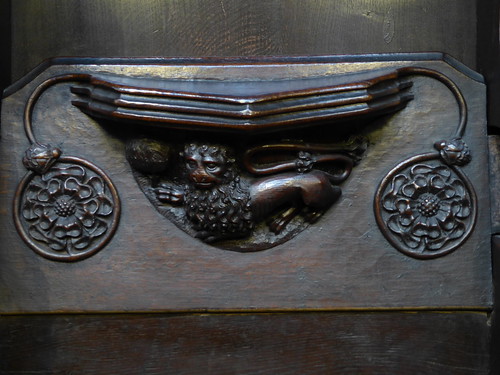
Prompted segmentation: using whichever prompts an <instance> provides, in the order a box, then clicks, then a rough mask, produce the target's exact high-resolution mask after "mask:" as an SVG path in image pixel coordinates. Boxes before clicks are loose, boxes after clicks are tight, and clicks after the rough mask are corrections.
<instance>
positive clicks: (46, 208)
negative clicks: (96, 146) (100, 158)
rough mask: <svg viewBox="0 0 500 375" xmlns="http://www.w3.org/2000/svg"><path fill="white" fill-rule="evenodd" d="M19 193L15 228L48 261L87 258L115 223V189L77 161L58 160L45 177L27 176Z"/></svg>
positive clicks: (100, 174)
mask: <svg viewBox="0 0 500 375" xmlns="http://www.w3.org/2000/svg"><path fill="white" fill-rule="evenodd" d="M18 191H19V192H20V193H19V194H17V197H18V198H19V199H17V200H16V202H15V217H16V225H17V228H18V230H19V232H20V233H21V235H22V237H23V239H25V241H26V242H28V244H29V245H30V246H31V247H32V248H33V249H34V250H35V251H36V252H37V253H39V254H40V255H42V256H44V257H47V258H49V259H54V260H63V261H73V260H79V259H84V258H87V257H89V256H90V255H92V254H94V253H95V252H97V251H98V250H100V249H101V248H102V247H103V246H104V245H105V244H106V243H107V242H108V241H109V239H110V238H111V236H112V235H113V234H114V231H115V229H116V226H117V224H118V218H119V211H120V207H119V200H118V194H117V192H116V189H115V188H114V186H113V184H112V183H111V180H110V179H109V178H108V177H107V176H106V175H105V174H104V172H103V171H101V170H100V169H99V168H97V167H96V166H94V165H93V164H91V163H89V162H87V161H84V160H82V159H78V158H71V157H66V158H61V159H59V162H58V163H57V164H56V165H54V166H52V167H51V168H50V169H49V170H48V171H47V172H46V173H44V174H36V173H32V172H31V173H29V174H28V175H27V176H26V177H25V179H24V180H23V181H22V182H21V184H20V186H19V190H18Z"/></svg>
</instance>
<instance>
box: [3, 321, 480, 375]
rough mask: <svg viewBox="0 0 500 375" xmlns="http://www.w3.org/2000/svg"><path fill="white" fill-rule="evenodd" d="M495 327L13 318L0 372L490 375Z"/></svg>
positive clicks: (426, 323) (425, 323)
mask: <svg viewBox="0 0 500 375" xmlns="http://www.w3.org/2000/svg"><path fill="white" fill-rule="evenodd" d="M488 330H489V326H488V317H487V315H486V314H483V313H473V312H464V313H459V314H450V313H353V314H324V313H310V314H309V313H308V314H257V315H245V314H233V315H226V314H210V315H171V316H168V315H134V316H130V315H122V316H120V315H118V316H102V315H101V316H100V315H88V316H82V315H76V316H64V315H62V316H25V317H19V316H10V317H9V316H5V317H3V318H2V320H0V334H1V336H2V341H1V342H0V352H1V353H2V361H1V363H0V372H2V374H19V373H23V374H26V373H30V374H31V373H36V374H67V373H75V374H87V373H89V374H94V373H95V374H100V373H102V371H103V370H104V369H105V373H107V374H111V373H113V374H122V375H128V374H130V375H132V374H134V375H135V374H144V375H150V374H189V375H195V374H207V373H208V374H219V375H224V374H228V375H229V374H240V375H244V374H261V375H264V374H283V375H286V374H288V375H291V374H344V375H349V374H352V375H359V374H401V375H406V374H408V375H410V374H426V375H432V374H436V375H437V374H439V375H442V374H453V375H465V374H471V375H472V374H473V375H478V374H484V375H486V374H488V366H489V355H488V345H489V333H488ZM28 358H29V360H27V359H28Z"/></svg>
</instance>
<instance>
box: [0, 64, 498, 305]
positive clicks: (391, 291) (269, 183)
mask: <svg viewBox="0 0 500 375" xmlns="http://www.w3.org/2000/svg"><path fill="white" fill-rule="evenodd" d="M483 97H484V85H483V84H482V83H481V78H480V77H479V76H478V75H477V74H475V73H474V72H471V71H470V70H467V69H466V68H465V67H463V66H461V65H460V64H458V63H457V62H456V61H453V60H452V59H449V58H447V57H445V56H443V55H439V54H429V55H426V54H425V55H423V54H417V55H387V56H384V55H377V56H350V57H349V56H340V57H309V58H305V57H297V58H255V59H221V60H220V61H219V60H213V59H207V60H205V59H154V60H148V59H146V60H135V59H132V60H116V59H110V60H102V59H97V60H96V59H62V60H54V61H51V62H49V63H48V64H46V65H42V66H41V67H40V68H39V69H38V70H36V71H35V72H34V73H33V74H32V75H31V76H28V77H26V78H25V79H24V80H23V81H21V82H20V83H18V84H17V85H16V86H14V87H13V88H11V89H9V90H8V91H7V93H6V98H5V100H4V108H3V111H2V113H3V118H2V129H3V133H2V142H3V144H4V145H5V147H3V148H2V150H0V152H2V158H3V160H5V162H4V164H3V165H2V166H0V172H2V171H3V172H2V173H4V178H3V179H2V180H3V181H4V183H5V189H3V191H4V193H2V192H0V194H3V195H0V197H2V196H3V197H4V199H3V200H0V204H1V202H7V204H8V207H7V208H5V210H8V211H9V210H12V213H13V215H12V216H11V218H9V220H8V221H7V222H6V223H4V225H3V226H0V235H1V236H2V238H5V239H6V241H8V243H10V244H11V248H10V249H9V250H8V251H5V252H2V253H0V255H2V256H3V257H4V261H3V262H2V266H1V268H2V274H4V275H6V277H7V278H9V279H12V278H14V279H19V280H21V279H22V280H23V281H22V285H26V287H27V288H28V287H30V285H33V284H39V283H40V282H47V283H50V285H51V286H50V289H51V290H55V292H54V293H56V295H57V296H59V297H58V298H54V297H51V296H47V295H45V296H44V295H39V296H32V298H30V299H27V300H26V301H24V302H23V304H21V305H17V302H16V299H15V298H14V297H12V298H10V297H9V298H10V299H9V298H7V299H6V301H5V302H4V306H5V311H11V312H12V311H39V310H40V306H42V305H44V303H45V302H44V301H47V300H50V301H52V302H51V307H50V309H55V310H57V311H103V306H102V305H101V301H106V307H105V310H106V311H108V310H109V311H111V310H113V311H118V310H120V311H121V310H122V309H124V308H125V309H127V310H128V311H156V310H158V309H160V310H162V311H163V310H165V309H167V310H169V311H170V310H172V311H177V310H179V309H181V310H183V311H184V310H186V309H187V310H191V309H195V310H196V309H203V310H204V311H205V310H211V309H215V310H218V309H247V308H259V309H263V310H266V309H276V308H279V309H286V308H293V309H302V308H303V309H310V308H312V309H316V308H321V309H323V308H326V309H336V308H364V307H367V306H369V307H374V306H375V307H388V306H389V307H391V308H392V307H395V308H399V307H401V306H422V305H425V306H434V307H436V308H440V307H443V306H444V307H449V306H455V305H456V304H457V303H460V305H461V306H472V307H474V306H489V303H490V299H489V296H490V293H489V292H488V290H489V288H490V287H491V280H489V279H488V278H487V276H486V275H488V269H489V267H490V263H489V262H488V259H489V257H488V256H485V252H487V251H488V246H486V245H485V243H484V241H481V239H482V238H486V237H485V233H486V232H487V231H488V221H487V220H486V218H485V213H486V212H487V210H488V189H487V186H488V184H487V181H485V177H484V176H483V174H481V166H482V165H484V163H485V156H484V155H482V153H481V152H477V150H481V149H482V148H484V147H485V138H484V134H483V133H484V124H485V117H484V106H483V104H482V103H484V102H483V101H482V99H481V98H483ZM23 128H24V131H23ZM30 249H31V250H32V251H31V250H30ZM37 255H40V256H41V257H39V256H37ZM45 258H47V259H45ZM50 260H55V261H59V262H74V263H73V264H72V265H64V264H60V263H56V262H51V261H50ZM422 260H426V261H422ZM13 263H15V264H26V267H28V268H29V269H30V270H31V271H29V272H21V273H19V274H15V273H14V271H12V270H11V267H10V266H9V264H13ZM28 268H26V269H28ZM478 270H481V271H480V272H479V271H478ZM95 273H98V274H99V275H100V276H99V278H97V279H94V278H93V277H92V275H94V274H95ZM457 274H460V275H461V276H460V283H458V284H456V283H451V284H450V283H447V282H445V280H449V279H453V280H457V279H456V277H457ZM431 275H432V276H431ZM478 275H485V276H484V277H477V276H478ZM44 280H45V281H44ZM81 282H85V283H88V285H89V287H90V286H92V288H93V290H99V291H100V292H99V293H98V294H99V297H93V296H92V297H91V295H90V294H89V293H87V292H86V290H84V289H78V290H77V289H75V288H76V285H77V283H81ZM421 283H425V284H426V286H427V288H426V291H428V292H424V293H422V292H421V291H418V292H417V291H415V292H413V290H416V289H413V288H412V286H413V285H417V284H418V285H420V284H421ZM97 284H99V285H97ZM102 285H106V287H104V288H103V287H102ZM269 286H272V289H269ZM125 290H126V292H125ZM346 290H349V295H347V294H345V293H344V292H343V291H346ZM233 291H234V293H233ZM457 301H458V302H457Z"/></svg>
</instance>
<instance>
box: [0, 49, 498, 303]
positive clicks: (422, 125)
mask: <svg viewBox="0 0 500 375" xmlns="http://www.w3.org/2000/svg"><path fill="white" fill-rule="evenodd" d="M400 57H401V60H403V61H402V62H397V63H396V64H400V65H404V66H407V65H411V66H416V65H418V66H420V67H429V68H434V69H441V70H442V71H443V73H444V74H446V75H448V76H449V77H450V78H451V79H452V80H453V81H454V82H456V84H457V85H458V86H459V87H460V88H461V89H462V91H463V93H464V95H465V100H466V102H467V103H468V106H469V122H470V126H468V127H467V131H466V134H465V135H464V140H466V142H467V143H468V144H469V147H470V148H471V150H472V153H473V158H472V161H471V163H470V164H469V165H466V166H464V167H463V172H464V173H465V174H466V175H467V176H468V178H469V179H470V180H471V181H473V185H474V188H475V189H476V193H477V197H478V199H477V202H478V216H477V224H476V225H475V227H474V230H473V232H472V234H471V236H470V238H469V239H467V240H466V242H464V243H463V244H462V245H461V246H460V247H459V248H458V249H457V250H456V251H454V252H452V253H451V254H448V255H446V256H443V257H441V258H438V259H432V260H426V261H422V260H419V259H412V258H409V257H408V256H406V255H404V254H402V253H401V252H399V251H398V250H396V249H395V248H394V247H393V246H391V244H390V243H389V242H388V241H387V240H386V239H385V238H384V235H383V234H382V233H381V231H380V230H379V228H378V226H377V222H376V220H375V215H374V213H373V208H372V207H373V200H374V196H375V193H376V189H377V185H378V183H379V182H380V180H381V179H382V177H383V176H384V175H385V174H386V173H388V171H390V170H391V169H392V168H394V166H395V165H397V164H398V163H400V162H401V161H402V160H406V159H408V158H409V157H410V156H412V155H416V154H422V153H428V152H431V151H432V150H433V149H434V148H433V144H434V142H436V141H438V140H441V139H443V137H446V136H448V135H449V134H453V133H454V132H455V129H456V127H457V123H458V118H459V116H458V112H459V110H458V107H457V104H456V101H455V99H454V98H453V95H452V94H451V93H450V92H449V90H448V89H447V88H446V87H445V86H444V85H443V84H442V83H440V82H437V81H435V80H432V79H431V78H429V77H422V76H419V77H417V76H415V77H413V78H412V80H413V81H414V85H413V87H412V94H413V95H414V99H413V100H412V101H410V102H409V103H408V105H407V107H406V108H405V109H402V110H401V111H399V112H398V113H397V114H395V115H393V116H389V117H384V118H381V119H378V120H376V121H373V122H369V123H368V124H365V126H366V131H365V133H364V134H365V135H366V136H368V138H369V139H370V147H369V148H368V150H367V151H366V155H365V156H364V158H363V159H362V161H361V162H360V163H359V165H358V166H357V167H356V168H355V171H353V173H352V176H351V177H350V178H349V179H348V180H347V181H345V183H343V185H342V198H341V199H340V200H339V202H338V203H335V205H334V206H332V209H330V210H329V211H327V212H325V214H324V215H323V216H322V217H321V219H320V220H319V221H318V222H317V223H316V224H314V225H311V226H310V227H308V228H307V230H304V231H302V232H300V233H298V234H297V236H296V237H293V238H290V240H289V241H288V242H286V243H285V242H282V243H281V244H276V245H277V246H275V247H272V248H269V249H268V250H264V251H256V252H252V253H239V252H234V251H227V250H223V249H221V248H216V247H214V246H211V245H208V244H205V243H203V242H202V241H200V240H198V239H196V238H193V237H191V236H190V235H189V233H192V232H189V233H188V234H186V232H183V230H181V229H179V227H177V226H176V225H175V224H174V223H172V222H171V221H169V220H167V218H165V217H162V216H161V215H160V214H159V212H158V211H157V210H156V208H155V207H154V206H153V205H152V204H151V203H150V201H149V198H147V197H146V196H145V195H144V194H143V192H142V191H141V188H140V187H139V186H138V184H137V183H136V181H135V179H134V176H133V173H132V171H131V169H130V167H129V165H128V163H127V161H126V159H125V150H124V149H125V146H124V139H123V136H124V135H125V134H128V133H126V132H125V130H126V127H124V125H123V124H122V123H118V122H111V121H110V122H107V123H104V124H102V123H99V122H97V121H96V120H94V119H92V118H90V117H88V116H87V115H85V114H84V113H82V112H81V111H80V110H79V109H78V108H76V107H75V106H73V105H72V104H71V102H72V100H74V99H75V98H76V96H75V95H74V94H72V93H71V91H70V88H71V86H72V85H73V84H72V83H70V82H62V83H60V84H57V85H55V86H52V87H50V88H49V89H48V90H47V91H46V92H45V93H44V94H43V95H42V96H41V97H40V100H39V101H38V102H37V104H36V105H35V107H34V111H33V124H34V129H33V130H34V133H35V135H36V138H37V139H39V140H40V142H51V143H53V144H54V145H60V147H61V148H62V149H63V150H64V151H63V152H64V154H63V156H64V155H66V156H68V155H73V156H79V157H81V158H84V159H86V160H90V161H92V162H94V163H95V164H97V165H98V166H99V167H100V168H102V169H103V170H105V171H106V172H107V173H108V174H109V175H110V177H111V179H112V180H113V181H114V183H115V184H116V188H117V189H118V192H119V194H120V197H121V201H122V203H123V210H122V215H121V219H120V226H119V227H118V229H117V231H116V233H115V236H114V237H113V239H112V240H111V241H110V242H109V243H108V244H107V246H106V247H105V248H104V249H103V250H101V251H100V252H99V253H97V254H95V255H93V256H92V257H90V258H88V259H85V260H83V261H80V262H77V263H72V264H60V263H54V262H53V261H50V260H47V259H43V258H40V257H39V256H38V255H37V254H35V253H34V252H33V251H32V250H31V249H30V248H29V247H28V245H26V244H25V243H24V242H23V241H22V239H21V238H20V237H19V235H18V233H17V232H16V231H15V227H14V225H13V222H12V218H11V217H10V215H6V216H4V217H2V219H1V222H0V224H1V225H0V236H1V238H2V239H4V240H5V241H6V242H7V243H9V245H10V250H7V251H2V252H1V253H0V257H1V262H0V268H1V269H2V272H1V273H0V280H1V285H2V287H3V288H4V289H3V293H2V294H1V295H0V296H1V298H2V300H1V302H2V303H1V306H0V308H1V309H2V311H4V312H8V313H19V312H85V311H93V312H99V311H101V312H102V311H123V310H125V311H186V310H189V311H199V310H202V311H206V310H207V309H208V310H211V311H213V310H217V311H219V310H241V309H248V310H259V309H264V310H268V311H271V310H272V311H275V310H288V309H329V310H335V309H352V308H405V309H408V308H439V309H443V308H459V309H464V308H467V309H475V308H478V309H490V308H491V306H492V296H491V275H490V270H491V268H490V255H489V246H490V243H489V233H490V228H489V223H490V220H489V188H488V185H487V174H486V171H485V169H484V168H482V166H483V165H486V163H487V157H486V155H485V154H484V153H481V152H480V150H483V149H485V148H486V136H485V130H486V129H485V117H484V85H483V84H482V83H481V82H480V81H477V80H476V79H477V75H475V74H471V75H469V72H468V71H467V70H466V69H465V70H462V71H458V70H457V68H455V67H454V66H452V65H449V64H448V63H447V62H446V61H441V60H438V58H439V57H440V55H431V56H430V57H429V59H428V60H417V58H420V59H423V58H424V57H425V56H422V55H416V57H415V56H407V57H406V58H404V56H400ZM384 58H385V59H386V61H383V59H384ZM392 58H394V56H393V55H391V56H385V57H384V56H381V55H378V57H377V59H378V60H379V61H377V62H375V63H370V62H369V61H368V57H366V56H365V57H364V60H363V62H359V63H357V64H355V63H353V62H351V63H345V62H342V61H343V60H338V58H335V57H332V58H331V60H329V59H328V58H323V59H319V60H318V61H316V60H314V59H308V58H304V59H299V58H297V59H291V60H289V61H288V65H287V69H286V70H284V69H283V65H282V64H283V62H287V60H281V62H280V60H276V59H274V60H273V59H268V60H266V61H267V62H266V61H264V62H262V63H260V65H259V64H257V65H258V66H259V67H257V65H255V66H254V67H253V68H251V67H252V65H251V64H250V63H251V62H252V61H253V64H256V60H242V61H243V62H245V63H246V65H245V64H238V60H232V63H231V61H228V60H221V61H219V62H217V61H216V60H209V61H207V62H206V63H205V65H204V64H203V63H202V61H200V60H197V61H193V64H191V65H190V64H189V60H184V61H183V64H182V66H179V65H177V64H178V60H173V61H170V60H164V63H165V64H163V65H161V64H156V65H155V64H152V65H147V64H144V65H140V64H139V65H126V64H123V62H119V63H117V64H116V65H113V64H109V63H110V62H111V61H108V64H107V65H101V66H100V68H99V69H100V74H105V73H106V72H107V74H120V73H121V72H123V71H133V72H135V73H134V74H135V75H136V76H140V75H147V76H148V77H154V76H158V77H163V78H164V77H170V78H175V79H183V78H184V79H185V78H186V77H188V78H189V77H193V76H195V77H198V78H205V79H214V78H215V79H220V78H221V75H222V76H223V78H224V79H229V78H230V77H232V78H233V79H236V78H238V77H240V79H241V78H245V77H249V76H251V77H254V78H255V77H256V75H257V74H258V75H259V79H262V80H264V79H269V78H270V77H272V78H289V77H295V76H299V77H312V76H321V75H327V74H332V72H337V74H344V73H346V72H351V73H352V72H354V71H356V70H363V69H366V66H368V67H370V69H382V68H384V67H386V66H387V65H391V66H393V67H394V62H393V61H392ZM353 59H356V57H353ZM329 61H330V62H329ZM335 61H337V62H339V63H338V64H336V63H335ZM89 62H92V60H85V61H83V62H82V64H78V63H77V61H76V62H75V63H76V64H75V65H67V64H65V65H57V64H56V65H53V66H51V67H49V68H47V69H46V70H44V71H42V72H41V73H40V75H38V76H37V77H36V78H34V80H33V81H32V82H30V83H29V84H28V85H26V86H24V87H22V88H21V87H20V86H18V87H17V88H18V89H19V90H18V91H16V92H13V93H12V95H10V96H9V97H8V98H6V99H5V102H4V104H5V106H4V109H5V111H4V114H3V115H4V126H3V128H2V131H3V134H2V143H3V144H5V145H8V147H5V148H3V149H2V160H3V165H2V168H1V171H2V179H3V181H4V189H3V190H2V191H1V193H0V199H1V202H2V207H5V208H4V210H5V212H9V211H8V210H10V207H12V206H11V204H12V199H13V196H14V192H15V191H16V189H17V186H18V184H19V182H20V181H21V179H22V177H23V175H24V174H25V173H26V172H25V170H24V169H23V166H22V163H21V159H22V157H23V155H24V152H25V150H26V148H27V147H28V146H29V144H28V141H27V140H26V139H25V135H24V129H23V125H22V118H23V117H22V113H23V110H24V106H25V103H26V100H27V97H28V96H29V95H30V93H31V91H32V90H33V89H34V87H36V85H37V84H39V83H40V82H41V81H43V80H44V79H46V78H47V77H51V76H54V75H59V74H63V73H68V72H72V73H75V72H76V73H78V72H88V71H89V70H92V69H94V68H95V67H94V66H93V65H92V64H88V63H89ZM301 62H310V64H309V63H308V64H309V65H308V64H301ZM86 63H87V64H86ZM125 63H126V61H125ZM211 64H212V65H211ZM455 66H457V67H458V65H455ZM306 67H307V68H306ZM249 69H250V70H249ZM252 69H253V70H252ZM458 69H460V68H459V67H458ZM468 75H469V76H468ZM235 77H236V78H235ZM134 126H135V125H134ZM137 126H139V125H137ZM337 128H342V126H340V125H338V124H337V123H334V124H333V125H330V127H329V129H333V130H335V129H337ZM346 128H347V130H350V125H349V124H348V125H346ZM136 130H142V129H141V128H139V129H137V128H135V131H136ZM134 134H135V133H134ZM168 134H170V133H167V135H168ZM327 134H328V132H327V131H324V133H323V138H324V136H325V135H327ZM268 137H271V136H270V135H269V136H268V135H266V136H263V137H261V138H259V139H258V141H259V142H265V141H267V142H270V141H269V140H268ZM165 139H167V140H168V137H166V138H165ZM246 141H250V140H246ZM60 142H63V143H60ZM234 142H236V139H235V140H234ZM250 145H251V144H250ZM476 150H478V152H476ZM434 152H435V153H436V154H437V152H436V151H434ZM426 160H427V159H426ZM194 234H197V233H194ZM193 236H194V235H193ZM249 241H250V240H249ZM458 275H460V277H458Z"/></svg>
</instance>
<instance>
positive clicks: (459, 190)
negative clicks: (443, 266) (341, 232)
mask: <svg viewBox="0 0 500 375" xmlns="http://www.w3.org/2000/svg"><path fill="white" fill-rule="evenodd" d="M413 159H416V160H412V159H410V160H411V162H406V163H403V164H401V165H399V166H398V167H396V168H395V169H394V170H393V171H392V172H391V173H390V174H389V175H388V176H387V177H386V178H385V179H384V181H383V183H382V185H381V186H380V188H379V191H378V193H377V196H376V202H375V207H376V210H377V211H378V212H376V215H377V221H378V224H379V226H380V227H381V229H382V232H383V233H384V235H385V236H386V237H387V238H388V240H389V241H390V242H391V243H392V244H393V245H394V246H395V247H396V248H397V249H398V250H400V251H402V252H403V253H406V254H407V255H410V256H413V257H417V258H434V257H438V256H441V255H444V254H447V253H449V252H451V251H453V250H454V249H456V248H457V247H458V246H459V245H460V244H461V243H462V242H463V241H465V239H466V238H467V236H468V234H469V233H470V231H471V230H472V227H473V225H474V221H475V215H476V211H475V210H476V203H475V199H476V198H475V195H474V192H473V190H472V186H471V184H470V183H469V181H468V180H467V179H466V177H465V176H464V175H463V174H462V173H461V172H460V171H459V170H458V169H456V168H454V167H451V166H446V165H443V164H441V163H440V162H439V161H437V157H436V159H435V160H428V161H425V160H422V159H425V157H423V156H420V157H415V158H413ZM419 159H420V160H419ZM427 159H430V158H427Z"/></svg>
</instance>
